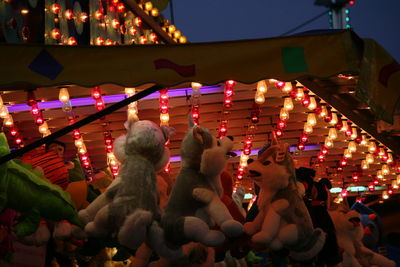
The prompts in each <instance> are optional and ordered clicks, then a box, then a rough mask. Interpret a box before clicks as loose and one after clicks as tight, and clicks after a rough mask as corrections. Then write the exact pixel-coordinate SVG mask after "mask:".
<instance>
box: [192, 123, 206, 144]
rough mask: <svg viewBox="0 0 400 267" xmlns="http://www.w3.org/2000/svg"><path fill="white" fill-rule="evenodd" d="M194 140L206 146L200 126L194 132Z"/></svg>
mask: <svg viewBox="0 0 400 267" xmlns="http://www.w3.org/2000/svg"><path fill="white" fill-rule="evenodd" d="M192 134H193V138H194V139H196V140H197V141H199V142H200V144H202V145H204V139H203V129H201V128H200V127H199V126H194V127H193V130H192Z"/></svg>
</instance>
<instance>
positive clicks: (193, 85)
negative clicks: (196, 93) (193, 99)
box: [192, 82, 203, 90]
mask: <svg viewBox="0 0 400 267" xmlns="http://www.w3.org/2000/svg"><path fill="white" fill-rule="evenodd" d="M202 86H203V85H202V84H201V83H196V82H192V88H193V89H195V90H199V89H200V88H201V87H202Z"/></svg>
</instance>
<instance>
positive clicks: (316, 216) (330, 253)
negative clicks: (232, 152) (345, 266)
mask: <svg viewBox="0 0 400 267" xmlns="http://www.w3.org/2000/svg"><path fill="white" fill-rule="evenodd" d="M315 175H316V171H315V170H314V169H310V168H305V167H300V168H298V169H296V178H297V179H298V180H299V181H301V182H302V183H304V185H305V188H307V189H306V190H305V196H304V202H305V204H306V207H307V209H308V212H309V213H310V216H311V219H312V222H313V225H314V227H318V228H321V229H322V230H323V231H324V232H325V233H326V240H325V244H324V246H323V248H322V250H321V251H320V252H319V253H318V255H317V258H316V266H324V265H327V266H335V265H336V264H338V263H340V262H342V253H341V251H340V249H339V247H338V244H337V240H336V232H335V226H334V225H333V222H332V220H331V217H330V216H329V213H328V210H327V206H328V203H329V201H330V199H331V196H330V191H329V189H330V188H332V184H331V182H330V181H329V180H328V179H327V178H322V179H320V180H319V181H314V178H315Z"/></svg>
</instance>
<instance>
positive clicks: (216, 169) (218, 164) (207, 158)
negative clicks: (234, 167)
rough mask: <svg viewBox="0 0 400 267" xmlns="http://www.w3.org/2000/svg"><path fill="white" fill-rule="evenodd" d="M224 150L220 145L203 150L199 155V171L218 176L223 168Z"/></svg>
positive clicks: (224, 160)
mask: <svg viewBox="0 0 400 267" xmlns="http://www.w3.org/2000/svg"><path fill="white" fill-rule="evenodd" d="M226 152H227V151H226V150H225V149H223V148H222V147H214V148H210V149H206V150H204V152H203V154H202V156H201V166H200V172H201V173H202V174H204V175H207V176H210V177H215V176H219V175H220V174H221V172H222V171H223V170H224V168H225V164H226Z"/></svg>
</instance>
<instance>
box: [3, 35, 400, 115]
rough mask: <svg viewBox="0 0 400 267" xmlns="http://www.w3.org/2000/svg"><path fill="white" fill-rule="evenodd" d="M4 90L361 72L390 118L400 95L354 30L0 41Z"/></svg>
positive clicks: (386, 58) (372, 100) (383, 57)
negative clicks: (129, 40)
mask: <svg viewBox="0 0 400 267" xmlns="http://www.w3.org/2000/svg"><path fill="white" fill-rule="evenodd" d="M0 66H1V75H0V87H1V89H2V90H14V89H26V88H36V87H48V86H55V85H65V84H76V85H80V86H84V87H92V86H95V85H101V84H109V83H112V84H117V85H121V86H125V87H134V86H138V85H142V84H148V83H155V84H159V85H162V86H165V87H169V86H174V85H178V84H182V83H184V82H188V81H198V82H201V83H203V84H208V85H212V84H217V83H219V82H222V81H225V80H228V79H233V80H236V81H238V82H242V83H245V84H250V83H254V82H256V81H258V80H261V79H266V78H274V79H279V80H284V81H289V80H296V79H305V78H309V77H314V78H328V77H332V76H335V75H339V74H345V75H356V76H359V81H360V82H359V84H358V87H357V93H358V95H359V96H360V97H361V98H362V99H363V100H364V101H365V102H366V103H367V104H368V105H369V106H370V107H371V108H372V109H373V110H374V111H375V113H376V115H377V117H378V118H379V119H384V120H386V121H388V122H391V120H392V115H393V112H394V109H395V106H396V103H397V101H398V99H399V97H400V90H398V88H397V87H396V84H397V85H398V84H400V71H399V69H400V68H399V66H400V65H399V64H397V63H396V62H395V61H394V60H393V59H392V58H391V57H390V55H388V54H387V53H386V52H385V51H384V49H383V48H382V47H380V46H379V45H378V44H377V43H376V42H374V41H372V40H367V41H363V40H361V39H360V38H358V37H357V36H356V35H355V34H354V33H353V32H351V31H339V32H333V33H332V32H329V33H319V34H308V35H298V36H290V37H281V38H270V39H259V40H245V41H229V42H218V43H197V44H185V45H181V44H180V45H148V46H146V45H141V46H113V47H105V46H96V47H93V46H90V47H89V46H86V47H82V46H79V47H78V46H76V47H71V46H46V45H7V44H2V45H0Z"/></svg>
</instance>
